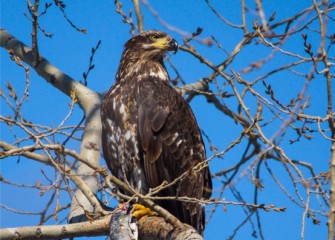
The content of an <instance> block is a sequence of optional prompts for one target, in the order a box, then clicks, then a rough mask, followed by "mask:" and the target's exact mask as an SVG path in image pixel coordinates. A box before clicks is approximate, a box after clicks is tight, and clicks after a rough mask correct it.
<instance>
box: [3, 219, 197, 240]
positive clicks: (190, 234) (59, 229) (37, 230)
mask: <svg viewBox="0 0 335 240" xmlns="http://www.w3.org/2000/svg"><path fill="white" fill-rule="evenodd" d="M109 223H110V215H109V216H106V217H104V218H103V219H100V220H95V221H92V222H83V223H73V224H65V225H51V226H27V227H18V228H5V229H0V236H1V240H12V239H21V240H28V239H29V240H30V239H41V240H42V239H60V238H62V239H63V238H71V237H88V236H90V237H92V236H107V235H108V233H109ZM139 232H140V239H141V240H146V239H167V240H169V239H176V240H177V239H178V240H190V239H192V240H202V239H203V238H202V237H201V236H200V235H199V234H198V233H197V232H196V231H195V230H194V229H193V228H192V227H190V226H188V225H183V226H182V227H173V226H172V225H170V224H169V223H167V222H165V220H164V218H162V217H147V216H146V217H142V218H141V219H140V220H139Z"/></svg>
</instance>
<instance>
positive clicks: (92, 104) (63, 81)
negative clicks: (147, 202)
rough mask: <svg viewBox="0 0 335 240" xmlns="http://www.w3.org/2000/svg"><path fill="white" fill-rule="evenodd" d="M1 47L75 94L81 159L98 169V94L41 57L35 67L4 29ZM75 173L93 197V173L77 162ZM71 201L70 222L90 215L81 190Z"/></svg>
mask: <svg viewBox="0 0 335 240" xmlns="http://www.w3.org/2000/svg"><path fill="white" fill-rule="evenodd" d="M0 46H1V47H3V48H5V49H7V50H11V51H12V52H13V54H14V55H15V56H17V57H19V58H20V59H21V60H22V61H24V62H26V63H27V64H29V65H30V66H31V67H32V68H34V70H35V71H36V72H37V73H38V74H39V75H40V76H41V77H42V78H44V79H45V80H46V81H47V82H48V83H51V84H52V86H54V87H55V88H57V89H58V90H60V91H62V92H63V93H64V94H66V95H67V96H70V97H71V95H73V93H74V94H75V97H76V99H77V101H78V104H79V106H80V107H81V108H82V110H83V111H84V113H85V117H86V122H85V129H84V134H83V137H82V142H81V146H80V155H81V156H82V157H83V158H85V159H87V161H88V162H90V163H91V164H93V165H95V166H99V160H100V147H101V120H100V104H101V99H100V96H99V94H97V93H96V92H94V91H92V90H90V89H89V88H87V87H86V86H84V85H83V84H81V83H80V82H78V81H75V80H74V79H72V78H71V77H69V76H68V75H66V74H65V73H63V72H62V71H60V70H59V69H57V68H56V67H55V66H53V65H52V64H51V63H49V62H48V61H47V60H46V59H45V58H43V57H42V56H39V64H38V65H37V66H36V67H35V66H34V60H35V59H34V56H33V51H32V49H31V48H29V47H28V46H26V45H25V44H23V43H22V42H21V41H19V40H18V39H16V38H15V37H14V36H12V35H11V34H9V33H8V32H7V31H6V30H5V29H0ZM77 173H78V174H80V175H82V176H85V177H83V180H84V182H85V183H86V184H87V185H88V186H89V187H90V189H91V190H92V191H93V193H96V192H97V190H98V180H97V176H96V175H94V170H92V169H91V168H90V167H88V166H87V165H86V164H82V163H81V162H80V163H79V165H78V169H77ZM73 200H74V201H73V202H72V205H71V212H70V215H69V219H72V218H74V217H76V216H81V215H83V214H84V212H85V211H84V209H86V210H88V211H93V207H92V206H91V204H90V203H89V201H88V200H87V198H85V197H84V195H83V194H82V192H81V191H80V190H76V192H75V195H74V197H73ZM78 201H80V203H79V202H78Z"/></svg>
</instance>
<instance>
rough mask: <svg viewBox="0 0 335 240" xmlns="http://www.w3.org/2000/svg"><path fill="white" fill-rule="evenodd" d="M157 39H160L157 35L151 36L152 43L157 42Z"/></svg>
mask: <svg viewBox="0 0 335 240" xmlns="http://www.w3.org/2000/svg"><path fill="white" fill-rule="evenodd" d="M157 39H158V37H157V36H156V35H151V36H150V40H151V41H156V40H157Z"/></svg>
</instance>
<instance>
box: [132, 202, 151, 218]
mask: <svg viewBox="0 0 335 240" xmlns="http://www.w3.org/2000/svg"><path fill="white" fill-rule="evenodd" d="M133 207H134V209H133V217H134V218H136V219H140V218H141V217H143V216H145V215H157V213H155V212H154V211H152V210H151V209H150V208H147V207H145V206H143V205H141V204H138V203H136V204H134V205H133Z"/></svg>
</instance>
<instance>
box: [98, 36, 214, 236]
mask: <svg viewBox="0 0 335 240" xmlns="http://www.w3.org/2000/svg"><path fill="white" fill-rule="evenodd" d="M150 36H155V37H158V38H166V39H172V38H171V37H168V36H167V35H166V34H165V33H163V32H160V31H149V32H145V33H143V34H141V35H138V36H135V37H133V38H132V39H130V40H129V41H128V42H127V43H126V45H125V50H124V53H123V56H122V59H121V62H120V66H119V69H118V73H117V75H116V84H115V85H114V86H113V87H112V88H111V89H110V90H109V92H108V93H107V94H106V96H105V98H104V100H103V103H102V107H101V120H102V126H103V128H102V145H103V153H104V157H105V160H106V162H107V165H108V167H109V169H110V170H111V171H112V173H113V174H114V175H116V176H117V177H118V178H120V179H121V180H123V181H125V182H128V183H129V185H130V186H131V187H133V188H136V189H137V190H138V191H140V192H141V193H143V194H146V193H147V192H148V191H149V190H150V188H154V187H157V186H159V185H160V184H162V182H163V181H167V182H171V181H173V180H174V179H176V178H178V177H180V176H181V175H182V174H184V173H187V174H186V175H185V176H184V177H183V178H182V179H181V180H180V181H178V182H177V183H176V184H175V185H173V186H172V187H169V188H167V189H164V190H162V191H161V192H159V194H158V195H160V196H176V197H178V196H187V197H190V198H197V199H201V198H205V199H208V198H209V197H210V196H211V189H212V182H211V177H210V172H209V169H208V167H204V168H202V169H201V170H200V171H197V172H195V171H194V170H193V167H195V166H196V165H197V164H199V163H201V162H203V161H205V159H206V153H205V147H204V144H203V140H202V136H201V133H200V130H199V127H198V125H197V122H196V119H195V117H194V115H193V112H192V110H191V108H190V106H189V105H188V103H187V102H186V101H185V100H184V99H183V98H182V97H181V96H180V95H179V94H178V93H177V92H176V91H175V90H174V89H173V88H172V87H171V86H170V85H169V76H168V74H167V72H166V69H165V66H164V64H163V57H164V55H165V53H166V52H167V50H170V49H171V50H172V48H175V46H176V45H175V41H174V40H171V41H170V42H169V43H168V44H169V45H167V48H166V49H165V48H159V47H157V45H152V46H151V45H150V43H151V41H153V40H152V39H154V38H151V37H150ZM170 46H171V47H170ZM174 50H175V49H174ZM157 204H160V205H161V206H162V207H164V208H166V209H167V210H168V211H170V212H171V213H172V214H174V215H175V216H176V217H177V218H179V219H180V220H181V221H182V222H185V223H188V224H190V225H192V226H193V227H194V228H195V229H197V231H198V232H199V233H200V234H202V233H203V230H204V221H205V213H204V208H203V206H201V204H198V203H191V202H181V201H168V200H167V201H159V202H157Z"/></svg>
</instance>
